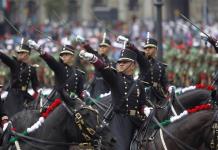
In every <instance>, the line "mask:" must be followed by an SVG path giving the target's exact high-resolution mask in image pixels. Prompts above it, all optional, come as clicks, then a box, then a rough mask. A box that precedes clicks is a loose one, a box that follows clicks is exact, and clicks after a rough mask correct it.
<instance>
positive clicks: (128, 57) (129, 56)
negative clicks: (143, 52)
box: [117, 49, 137, 62]
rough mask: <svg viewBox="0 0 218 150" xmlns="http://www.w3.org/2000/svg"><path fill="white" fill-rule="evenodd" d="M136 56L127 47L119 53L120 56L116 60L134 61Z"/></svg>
mask: <svg viewBox="0 0 218 150" xmlns="http://www.w3.org/2000/svg"><path fill="white" fill-rule="evenodd" d="M136 58H137V55H136V53H135V52H134V51H132V50H129V49H123V50H122V51H121V53H120V58H119V59H118V61H117V62H120V61H135V60H136Z"/></svg>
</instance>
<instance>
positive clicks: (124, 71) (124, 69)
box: [121, 61, 134, 73]
mask: <svg viewBox="0 0 218 150" xmlns="http://www.w3.org/2000/svg"><path fill="white" fill-rule="evenodd" d="M132 63H134V61H133V62H131V63H130V64H129V66H128V67H126V69H124V70H123V71H121V72H122V73H124V72H125V71H126V70H127V69H129V67H130V66H131V65H132Z"/></svg>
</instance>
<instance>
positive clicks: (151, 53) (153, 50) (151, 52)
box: [144, 47, 157, 58]
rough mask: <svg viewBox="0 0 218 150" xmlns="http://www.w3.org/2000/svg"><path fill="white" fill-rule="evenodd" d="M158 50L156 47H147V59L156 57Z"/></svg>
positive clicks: (145, 49) (145, 50)
mask: <svg viewBox="0 0 218 150" xmlns="http://www.w3.org/2000/svg"><path fill="white" fill-rule="evenodd" d="M156 51H157V48H156V47H146V48H144V52H145V55H146V56H147V57H153V58H154V57H155V55H156Z"/></svg>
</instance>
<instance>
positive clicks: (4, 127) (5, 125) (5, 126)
mask: <svg viewBox="0 0 218 150" xmlns="http://www.w3.org/2000/svg"><path fill="white" fill-rule="evenodd" d="M8 124H9V122H6V123H4V124H3V132H4V131H5V130H6V129H7V127H8Z"/></svg>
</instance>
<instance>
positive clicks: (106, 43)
mask: <svg viewBox="0 0 218 150" xmlns="http://www.w3.org/2000/svg"><path fill="white" fill-rule="evenodd" d="M99 46H107V47H109V46H111V41H110V40H109V39H107V38H105V39H103V40H102V41H101V43H100V44H99Z"/></svg>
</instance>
